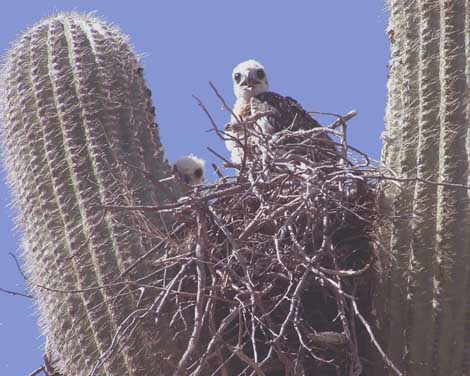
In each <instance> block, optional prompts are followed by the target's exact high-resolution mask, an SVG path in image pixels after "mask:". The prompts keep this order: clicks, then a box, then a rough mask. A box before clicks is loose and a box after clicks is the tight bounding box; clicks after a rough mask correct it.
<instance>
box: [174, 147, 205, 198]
mask: <svg viewBox="0 0 470 376" xmlns="http://www.w3.org/2000/svg"><path fill="white" fill-rule="evenodd" d="M204 169H205V162H204V160H202V159H201V158H198V157H196V156H194V155H192V154H191V155H188V156H185V157H181V158H179V159H178V160H177V161H176V162H175V163H174V165H173V174H174V176H175V178H176V180H177V181H178V182H180V184H181V185H182V187H183V191H184V192H187V191H188V190H189V189H190V187H191V186H194V185H200V184H203V183H204Z"/></svg>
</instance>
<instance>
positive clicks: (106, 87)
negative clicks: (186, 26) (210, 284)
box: [0, 14, 177, 375]
mask: <svg viewBox="0 0 470 376" xmlns="http://www.w3.org/2000/svg"><path fill="white" fill-rule="evenodd" d="M2 78H3V80H2V82H3V83H2V94H1V97H0V98H1V101H2V118H3V121H2V138H3V144H4V145H3V146H4V156H5V161H6V163H5V166H6V170H7V173H8V181H9V183H10V186H11V189H12V191H13V196H14V201H15V204H16V206H17V207H18V208H19V213H18V225H19V228H20V229H21V231H22V233H23V247H24V259H25V263H26V266H27V272H28V280H29V286H30V288H31V290H32V293H33V294H34V296H35V298H36V301H37V304H38V306H39V310H40V321H41V326H42V328H43V329H44V332H45V334H46V336H47V339H48V345H49V347H50V348H49V349H48V351H50V352H52V356H53V358H54V359H58V360H59V363H58V366H59V369H60V371H62V372H63V373H64V374H67V375H90V374H94V375H150V374H152V375H155V374H165V372H164V371H163V369H164V367H165V364H164V363H162V361H161V358H160V357H159V355H158V354H159V353H160V352H161V350H162V348H164V349H165V350H168V353H171V352H175V353H177V350H176V349H175V346H176V344H175V346H173V345H172V344H171V343H170V342H169V341H170V338H171V336H165V328H156V327H155V326H154V325H153V320H145V317H144V316H145V315H143V313H142V312H139V302H141V301H142V299H152V297H151V293H150V292H148V291H145V292H144V293H142V292H143V291H142V289H139V290H137V289H136V287H133V285H132V284H129V283H126V281H128V280H132V277H133V276H140V277H142V276H146V275H148V274H150V273H151V272H152V271H153V269H154V267H152V264H151V262H150V261H149V260H147V259H146V260H143V261H142V262H139V263H137V264H136V265H135V268H133V269H132V270H131V271H129V273H127V274H126V277H124V278H120V276H121V275H122V273H123V272H124V271H126V269H128V268H129V267H130V266H131V265H133V264H134V263H135V261H136V260H137V259H138V258H139V257H141V256H142V255H143V254H144V253H145V252H146V251H148V250H149V249H150V248H151V247H152V246H153V244H154V243H155V242H156V241H157V240H158V239H155V238H150V237H149V236H148V235H146V234H145V233H142V232H138V231H136V230H135V229H136V228H137V227H138V226H134V222H135V221H137V220H138V217H133V216H131V215H129V213H127V212H123V211H113V212H106V211H104V210H103V208H102V205H108V204H109V205H150V204H156V203H159V202H164V201H165V200H167V199H168V198H170V196H172V194H173V193H175V189H173V188H172V187H170V188H169V189H168V190H161V189H159V186H155V185H154V184H153V183H152V182H151V181H150V180H148V179H146V178H145V176H144V175H143V172H142V171H143V170H146V171H149V172H151V173H152V174H154V175H155V176H156V177H157V178H158V177H159V178H161V177H164V176H167V175H169V173H170V169H169V165H168V163H167V161H166V159H165V157H164V154H163V149H162V145H161V144H160V141H159V135H158V128H157V127H156V124H155V119H154V115H155V113H154V108H153V106H152V104H151V99H150V91H149V90H148V89H147V87H146V85H145V82H144V79H143V75H142V68H141V66H140V64H139V62H138V61H137V59H136V57H135V56H134V54H133V52H132V50H131V48H130V47H129V44H128V42H127V40H126V38H125V37H124V36H123V35H122V34H121V33H120V32H119V31H118V30H116V29H115V28H113V27H110V26H109V25H107V24H105V23H103V22H101V21H99V20H97V19H96V18H94V17H92V16H84V15H79V14H61V15H57V16H54V17H51V18H48V19H45V20H44V21H42V22H40V23H39V24H37V25H35V26H34V27H32V28H31V29H29V30H28V31H27V32H26V33H25V34H23V35H22V36H21V37H20V38H19V40H18V41H17V42H16V44H15V45H14V46H13V47H12V49H11V51H10V52H9V54H8V57H7V60H6V63H5V65H4V67H3V70H2ZM147 221H150V223H149V225H155V226H156V227H160V228H161V230H162V231H164V226H163V224H164V223H163V219H162V218H160V217H158V218H153V222H152V218H150V217H148V216H147ZM154 233H155V232H154ZM137 317H139V319H137ZM142 317H144V318H142ZM152 325H153V326H152ZM166 340H167V341H168V342H167V343H166V342H164V341H166ZM111 355H112V356H111Z"/></svg>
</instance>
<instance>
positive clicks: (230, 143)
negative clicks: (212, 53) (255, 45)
mask: <svg viewBox="0 0 470 376" xmlns="http://www.w3.org/2000/svg"><path fill="white" fill-rule="evenodd" d="M232 78H233V91H234V93H235V96H236V98H237V100H236V102H235V105H234V107H233V110H232V112H233V115H232V118H231V122H230V123H229V124H228V126H227V128H226V133H227V135H228V136H229V139H228V140H226V146H227V149H228V150H229V151H230V154H231V159H232V162H233V163H240V162H241V160H242V157H243V147H242V145H243V144H244V142H245V141H246V140H245V134H246V131H245V129H244V128H243V127H240V126H238V127H237V123H238V122H239V121H241V122H243V121H244V120H247V119H250V117H251V118H253V116H255V115H256V114H261V113H266V114H268V115H266V116H263V117H262V118H261V119H259V120H258V121H257V124H258V125H259V126H260V128H261V131H262V132H263V133H265V134H274V133H276V132H279V131H280V130H282V129H286V128H289V129H290V130H292V131H296V130H300V129H312V128H315V127H320V126H321V125H320V124H319V123H318V122H317V121H316V120H315V119H314V118H312V117H311V116H310V114H308V113H307V111H305V110H304V109H303V108H302V106H301V105H300V104H299V103H298V102H297V101H296V100H295V99H293V98H291V97H284V96H282V95H280V94H277V93H274V92H272V91H269V81H268V76H267V74H266V70H265V69H264V67H263V66H262V65H261V64H260V63H259V62H257V61H255V60H247V61H244V62H242V63H240V64H238V65H237V66H236V67H235V69H234V70H233V75H232ZM325 137H326V138H328V137H327V136H325ZM237 140H238V142H237Z"/></svg>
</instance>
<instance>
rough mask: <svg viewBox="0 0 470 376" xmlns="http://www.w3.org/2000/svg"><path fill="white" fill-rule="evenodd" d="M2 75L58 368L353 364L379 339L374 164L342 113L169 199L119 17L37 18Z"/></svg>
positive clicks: (183, 369) (155, 370)
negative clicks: (374, 307)
mask: <svg viewBox="0 0 470 376" xmlns="http://www.w3.org/2000/svg"><path fill="white" fill-rule="evenodd" d="M2 72H3V75H2V76H3V84H2V90H3V94H2V96H1V98H2V119H3V127H2V136H3V137H2V138H3V146H4V159H5V166H6V170H7V173H8V182H9V184H10V187H11V189H12V192H13V196H14V204H15V206H16V207H17V208H18V216H17V223H18V227H19V228H20V230H21V231H22V236H23V248H24V255H23V258H24V263H25V265H26V268H27V276H28V282H29V287H30V290H31V292H32V294H33V295H34V296H35V298H36V301H37V304H38V308H39V311H40V323H41V327H42V329H43V332H44V334H45V336H46V338H47V349H46V351H47V354H48V359H49V360H50V363H51V366H52V367H53V368H54V369H56V370H57V371H59V372H61V373H63V374H64V375H132V376H133V375H149V374H159V375H166V374H175V375H208V374H221V375H235V374H239V375H250V374H253V373H255V374H259V375H272V376H274V375H294V374H312V372H313V373H315V374H316V373H318V372H321V374H322V375H330V374H331V375H336V374H338V373H339V374H359V373H360V372H361V370H362V369H363V367H364V366H363V360H362V357H363V356H364V354H365V352H366V351H365V349H366V348H367V347H369V346H370V345H369V343H370V342H371V340H372V342H373V343H374V344H375V345H376V346H377V347H378V343H377V341H376V340H375V338H374V336H373V334H372V331H370V329H371V328H370V326H369V324H368V320H369V319H370V310H371V294H372V292H371V290H372V286H373V282H374V278H375V273H374V269H375V268H374V263H375V259H376V256H375V251H374V246H373V243H374V237H373V230H374V227H373V223H374V221H375V216H376V213H375V183H376V179H377V178H379V177H380V176H379V174H378V173H377V172H376V170H375V169H374V168H373V167H372V166H370V164H369V160H368V158H367V156H365V155H364V154H362V153H360V152H359V151H357V150H356V149H354V148H351V147H350V146H349V145H348V144H347V140H346V139H345V136H344V134H345V133H343V132H340V131H337V130H335V128H337V126H341V127H343V128H345V127H346V124H345V122H344V121H343V120H344V119H343V120H341V119H340V120H339V121H337V122H335V123H334V124H333V126H332V127H329V128H320V129H314V130H310V131H298V132H290V131H288V130H286V131H283V132H281V133H278V134H277V136H276V138H274V137H273V138H272V139H271V140H269V141H268V142H267V143H266V147H267V149H266V151H265V153H264V154H263V158H254V159H253V160H248V161H245V163H243V164H242V165H241V166H236V167H237V168H238V171H237V176H236V177H225V176H222V175H221V176H220V178H219V180H218V181H217V182H215V183H214V184H211V185H206V186H199V187H196V188H195V189H194V190H193V191H191V192H189V193H188V194H187V195H186V196H184V197H181V198H180V199H179V200H177V199H178V197H179V196H180V192H179V189H178V187H177V186H175V185H171V183H170V184H169V183H168V179H164V178H166V177H168V176H169V175H170V174H171V172H170V166H169V165H168V163H167V161H166V159H165V156H164V153H163V148H162V145H161V144H160V140H159V136H158V127H157V126H156V124H155V111H154V107H153V106H152V103H151V98H150V91H149V90H148V88H147V87H146V84H145V81H144V79H143V71H142V67H141V66H140V64H139V62H138V60H137V59H136V57H135V55H134V54H133V52H132V50H131V48H130V47H129V44H128V41H127V39H126V38H125V37H124V36H123V35H122V34H121V33H120V32H119V31H118V30H116V29H115V28H113V27H110V26H109V25H107V24H105V23H103V22H101V21H100V20H98V19H96V18H95V17H93V16H87V15H80V14H60V15H57V16H54V17H51V18H48V19H45V20H44V21H42V22H40V23H39V24H37V25H36V26H34V27H32V28H31V29H29V30H28V31H27V32H26V33H25V34H23V35H22V36H21V37H20V39H19V40H18V41H17V43H16V44H15V45H14V46H13V48H12V49H11V51H10V52H9V54H8V57H7V60H6V63H5V65H4V67H3V71H2ZM200 104H201V105H202V103H200ZM214 127H215V124H214ZM217 132H218V133H219V134H220V131H217ZM325 134H328V135H330V136H331V137H332V138H331V139H329V140H330V141H329V142H330V144H329V145H328V147H326V148H325ZM251 137H263V135H259V134H253V135H251ZM335 140H336V141H335ZM264 141H266V140H264V139H263V142H264ZM332 150H336V151H335V152H334V153H333V154H332ZM245 151H246V152H249V154H250V155H256V152H257V151H256V150H245ZM149 176H154V178H155V179H149ZM162 179H164V180H165V181H166V182H165V183H161V182H159V180H162ZM383 356H384V359H385V360H387V358H386V356H385V355H384V354H383ZM389 365H390V364H389Z"/></svg>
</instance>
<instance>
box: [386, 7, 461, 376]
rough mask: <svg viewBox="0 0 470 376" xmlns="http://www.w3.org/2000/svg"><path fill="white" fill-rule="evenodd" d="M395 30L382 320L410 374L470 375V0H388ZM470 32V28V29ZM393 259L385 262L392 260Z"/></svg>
mask: <svg viewBox="0 0 470 376" xmlns="http://www.w3.org/2000/svg"><path fill="white" fill-rule="evenodd" d="M390 10H391V12H390V26H389V33H390V34H391V35H392V36H393V38H392V43H391V49H392V56H391V63H390V78H389V82H388V89H389V90H388V93H389V100H388V106H387V114H386V122H387V129H386V133H385V139H384V141H385V142H384V150H383V156H382V159H383V161H384V163H385V164H386V165H387V166H389V167H391V168H392V169H393V170H394V171H395V172H396V173H397V174H398V175H400V177H403V178H411V179H412V178H415V177H417V178H420V179H423V180H421V181H409V182H405V183H403V184H401V187H400V189H397V188H393V187H392V185H391V184H386V185H385V199H384V202H383V204H384V210H387V211H388V214H391V215H392V217H391V218H392V219H391V221H390V223H388V224H386V225H385V226H384V227H383V229H382V230H383V234H382V240H383V241H384V242H385V244H386V247H387V249H388V250H389V251H390V252H389V255H388V256H389V257H388V265H386V266H387V268H386V270H387V274H386V276H385V284H384V289H383V290H380V292H379V298H380V300H381V302H382V304H381V307H382V310H379V321H380V324H381V327H382V329H383V334H384V339H385V341H386V342H387V344H388V351H389V354H390V355H391V357H392V359H393V360H394V361H396V362H397V363H398V365H399V366H400V368H401V369H403V370H404V371H405V374H407V375H408V374H409V375H424V374H426V375H428V374H429V375H448V374H467V373H468V372H469V370H468V366H469V365H468V361H469V359H468V356H469V349H470V342H469V339H468V338H469V336H468V328H467V326H468V324H466V323H468V322H469V320H470V309H469V307H470V294H469V293H468V291H469V289H468V287H469V286H470V285H469V283H470V268H468V265H470V226H469V225H470V210H469V209H470V206H469V204H470V202H469V195H468V191H467V190H465V189H461V188H460V189H459V188H456V187H452V186H449V185H446V184H443V185H436V184H430V183H426V182H424V181H434V182H441V183H457V184H467V182H468V167H469V166H468V160H469V157H468V156H469V148H468V143H469V108H470V101H469V99H470V98H469V90H468V85H469V83H468V77H470V75H468V72H469V71H470V68H469V64H470V59H469V54H470V48H469V42H468V38H469V37H468V31H469V26H468V25H469V23H468V14H469V12H470V3H469V2H468V1H440V2H436V1H432V0H422V1H416V0H412V1H398V0H397V1H390ZM466 33H467V34H466ZM386 264H387V262H386Z"/></svg>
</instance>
